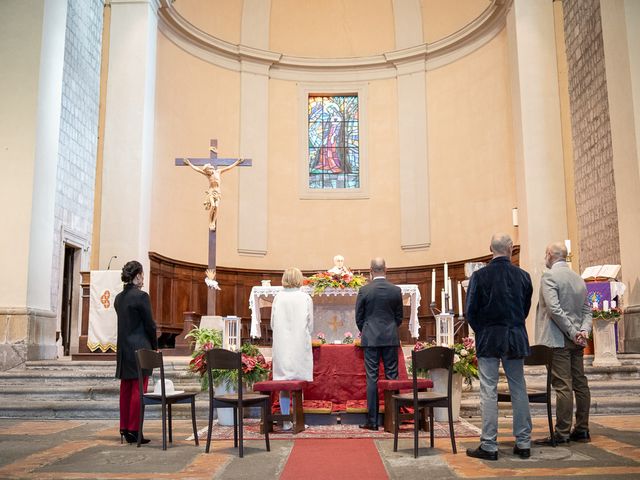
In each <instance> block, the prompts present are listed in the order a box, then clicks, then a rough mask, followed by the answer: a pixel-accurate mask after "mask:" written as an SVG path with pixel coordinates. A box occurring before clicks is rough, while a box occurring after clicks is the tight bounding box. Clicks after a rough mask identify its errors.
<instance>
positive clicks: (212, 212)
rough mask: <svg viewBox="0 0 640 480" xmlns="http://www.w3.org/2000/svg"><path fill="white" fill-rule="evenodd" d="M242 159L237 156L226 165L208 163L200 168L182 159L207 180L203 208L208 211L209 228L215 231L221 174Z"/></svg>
mask: <svg viewBox="0 0 640 480" xmlns="http://www.w3.org/2000/svg"><path fill="white" fill-rule="evenodd" d="M243 160H244V159H242V158H239V159H238V160H236V161H235V162H234V163H232V164H231V165H229V166H228V167H224V168H220V167H214V166H213V165H211V164H210V163H207V164H205V165H203V166H202V168H200V167H197V166H195V165H194V164H192V163H191V162H190V161H189V159H188V158H185V159H184V163H186V164H187V165H189V166H190V167H191V168H193V169H194V170H195V171H196V172H198V173H201V174H202V175H204V176H205V177H207V179H208V180H209V188H208V189H207V190H206V192H205V194H206V200H205V202H204V208H205V210H208V211H209V230H211V231H215V229H216V219H217V218H218V205H219V204H220V198H222V194H221V189H220V186H221V181H222V179H221V175H222V174H223V173H224V172H226V171H227V170H231V169H232V168H233V167H235V166H237V165H239V164H241V163H242V162H243Z"/></svg>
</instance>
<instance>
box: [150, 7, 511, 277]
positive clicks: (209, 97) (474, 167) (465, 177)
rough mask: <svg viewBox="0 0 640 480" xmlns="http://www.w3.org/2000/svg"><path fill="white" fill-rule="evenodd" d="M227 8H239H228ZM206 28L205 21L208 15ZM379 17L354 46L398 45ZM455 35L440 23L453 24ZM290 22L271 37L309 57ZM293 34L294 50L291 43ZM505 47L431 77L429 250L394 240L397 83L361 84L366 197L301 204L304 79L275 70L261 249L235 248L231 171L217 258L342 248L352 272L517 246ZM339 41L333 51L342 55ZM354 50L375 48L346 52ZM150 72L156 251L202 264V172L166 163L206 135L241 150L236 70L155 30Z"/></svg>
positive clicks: (492, 45) (316, 260)
mask: <svg viewBox="0 0 640 480" xmlns="http://www.w3.org/2000/svg"><path fill="white" fill-rule="evenodd" d="M222 3H224V2H222ZM285 3H286V2H284V3H283V2H280V1H276V0H274V1H273V2H272V25H271V28H272V31H273V23H274V22H276V23H278V22H281V20H279V18H280V17H279V16H278V15H279V14H278V15H275V16H274V14H273V10H274V7H276V6H277V7H278V8H279V7H282V6H283V5H284V4H285ZM428 3H431V4H435V3H438V2H427V1H425V2H423V5H426V4H428ZM225 8H227V9H232V10H233V7H231V6H229V5H228V4H226V7H225ZM441 10H442V11H445V9H441ZM234 15H239V14H238V13H237V12H236V13H234V12H231V16H232V18H235V17H233V16H234ZM452 15H456V16H459V15H460V12H459V11H455V12H454V11H452ZM456 18H457V17H456ZM201 23H202V25H203V28H204V23H206V22H205V21H204V20H201ZM450 24H451V25H453V24H454V22H453V21H452V22H450ZM378 25H379V27H380V28H378V29H372V30H369V31H368V32H366V31H365V29H362V30H361V31H359V35H360V36H363V35H364V37H363V38H360V40H359V41H360V42H361V44H362V45H365V44H367V41H370V43H371V44H375V45H378V44H380V45H382V44H384V45H386V44H388V43H389V39H393V36H394V33H393V31H388V29H392V28H393V22H392V21H386V22H382V21H381V22H379V24H378ZM211 28H214V27H211ZM381 28H386V29H387V31H381ZM452 29H454V27H448V28H447V31H449V30H452ZM291 30H292V33H291V35H292V37H291V38H289V40H287V38H286V34H285V33H283V31H282V29H278V30H277V31H278V32H279V33H278V40H277V41H276V40H275V38H274V35H275V34H273V33H272V34H271V37H270V39H271V45H272V46H273V45H276V46H282V48H284V47H285V46H286V45H287V44H291V45H292V46H291V47H290V53H295V54H297V55H302V56H304V54H305V51H304V44H301V42H300V41H299V39H297V38H294V35H295V34H296V32H295V31H294V30H293V29H291ZM225 35H226V36H227V40H228V41H232V37H233V35H232V33H230V32H227V33H225ZM309 35H310V36H311V35H313V32H310V34H309ZM367 35H368V36H367ZM425 36H427V34H425ZM380 39H382V40H380ZM385 39H386V40H385ZM294 40H295V48H294V47H293V43H291V42H294ZM343 40H344V39H343ZM347 40H348V39H347ZM278 42H281V43H278ZM381 42H382V43H381ZM506 42H507V39H506V34H505V31H504V30H503V31H501V32H500V33H499V34H498V35H497V36H496V37H495V38H494V39H493V40H491V41H490V42H488V43H487V44H486V45H484V46H483V47H481V48H479V49H478V50H476V51H473V52H471V53H469V54H468V55H466V56H464V57H463V58H460V59H458V60H456V61H454V62H453V63H450V64H448V65H444V66H441V67H439V68H435V69H433V70H429V71H428V72H427V73H426V96H427V114H428V119H427V122H428V139H427V140H428V150H429V180H427V178H424V183H425V186H428V188H429V189H430V196H429V198H430V215H431V245H430V246H429V247H428V248H425V249H419V250H414V251H404V250H402V248H401V246H400V245H401V241H400V181H399V178H400V170H399V141H398V133H399V126H398V124H399V121H398V96H397V80H396V79H394V78H392V79H379V80H368V81H366V82H364V83H365V84H366V89H365V90H366V94H365V98H364V99H363V101H365V102H366V107H367V119H366V125H363V127H364V128H366V129H367V138H368V141H367V148H366V151H367V157H366V158H363V161H365V162H367V164H368V172H369V174H368V175H369V178H368V179H369V194H368V198H363V199H349V200H326V199H325V200H317V199H314V200H309V199H302V198H300V194H299V189H298V178H299V174H300V169H301V168H304V167H305V165H304V163H303V162H302V161H301V159H300V153H299V152H300V150H299V141H300V136H303V135H306V130H305V129H304V128H303V126H302V127H301V125H300V121H299V118H300V102H299V95H300V88H301V86H302V85H303V84H304V83H305V82H304V81H295V80H291V81H290V80H281V79H275V78H271V79H270V80H269V90H268V95H269V99H268V102H269V109H268V111H269V115H268V119H269V120H268V125H267V126H266V128H267V130H268V156H269V158H268V165H269V171H268V176H267V178H266V181H267V182H268V220H267V221H268V240H267V243H268V245H267V250H268V251H267V254H266V255H265V256H263V257H256V256H245V255H240V254H238V252H237V248H238V240H237V238H238V206H237V202H238V173H237V171H235V170H234V171H230V172H227V173H225V174H224V176H223V184H222V188H223V200H222V207H221V211H220V214H219V227H218V264H219V265H223V266H232V267H238V268H265V269H280V268H283V267H285V266H288V265H297V266H299V267H301V268H303V269H315V268H322V267H324V266H329V265H330V264H331V259H332V257H333V255H334V254H336V253H341V254H343V255H344V256H345V257H346V259H347V263H348V264H349V265H350V266H352V267H353V268H366V267H367V266H368V263H369V260H370V258H371V256H374V255H382V256H385V257H386V258H387V261H388V263H389V265H391V266H398V267H402V266H411V265H421V264H428V263H436V262H442V261H444V260H455V259H462V258H469V257H474V256H479V255H484V254H486V253H487V251H488V242H489V237H490V235H491V234H492V233H493V232H495V231H497V230H500V231H507V232H508V233H511V234H513V235H514V236H515V237H516V238H515V239H516V241H517V236H516V235H517V232H516V230H515V229H514V228H513V227H512V225H511V208H512V207H513V206H514V205H515V204H516V200H515V198H516V195H515V182H514V171H513V134H512V130H511V104H510V92H509V87H508V85H509V84H508V80H509V76H508V73H509V65H508V61H507V43H506ZM329 43H330V44H331V42H329ZM339 43H340V42H338V41H335V42H334V43H333V44H332V45H334V47H335V44H339ZM343 43H348V42H347V41H346V40H345V41H344V42H343ZM309 45H310V47H309V49H310V52H309V53H308V56H313V54H317V52H318V51H317V43H316V42H315V40H310V41H309ZM334 47H331V48H334ZM335 48H336V51H332V52H331V53H332V55H333V56H335V55H336V52H337V51H338V49H337V47H335ZM390 48H393V45H390ZM272 50H274V49H273V48H272ZM348 53H357V54H361V55H365V54H370V53H372V52H367V51H364V50H362V49H353V50H350V51H349V52H348ZM330 56H331V55H330ZM157 69H158V71H157V85H156V132H155V137H156V140H155V168H154V178H153V201H152V203H153V205H154V209H153V217H152V232H151V250H153V251H156V252H159V253H161V254H162V255H166V256H168V257H171V258H176V259H180V260H185V261H191V262H198V263H205V262H206V259H207V248H208V244H207V216H206V213H205V211H204V209H203V205H202V202H203V200H204V190H205V189H206V186H207V184H206V179H205V178H204V177H203V176H201V175H199V174H197V173H196V172H193V171H191V170H190V169H188V168H187V167H175V166H174V157H182V156H190V157H203V156H207V155H208V145H209V140H210V139H211V138H217V139H218V149H219V155H220V156H230V157H236V156H238V154H239V135H240V132H239V112H240V103H239V102H240V74H239V73H238V72H234V71H231V70H227V69H225V68H221V67H218V66H214V65H212V64H209V63H207V62H206V61H203V60H200V59H198V58H195V57H194V56H192V55H191V54H189V53H187V52H186V51H184V50H181V49H180V48H178V47H177V46H176V45H175V44H174V43H172V42H171V41H170V40H168V39H167V38H166V37H164V36H163V35H162V34H159V38H158V66H157ZM361 83H362V82H361ZM236 170H237V169H236ZM415 221H416V222H421V221H425V219H421V218H416V219H415Z"/></svg>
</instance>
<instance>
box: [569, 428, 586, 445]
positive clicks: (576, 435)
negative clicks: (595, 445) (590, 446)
mask: <svg viewBox="0 0 640 480" xmlns="http://www.w3.org/2000/svg"><path fill="white" fill-rule="evenodd" d="M569 439H570V440H571V441H572V442H581V443H589V442H590V441H591V435H589V430H574V431H573V432H571V435H569Z"/></svg>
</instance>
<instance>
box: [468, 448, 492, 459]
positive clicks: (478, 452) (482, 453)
mask: <svg viewBox="0 0 640 480" xmlns="http://www.w3.org/2000/svg"><path fill="white" fill-rule="evenodd" d="M467 457H473V458H481V459H482V460H498V452H497V451H496V452H488V451H486V450H483V449H482V447H478V448H476V449H475V450H474V449H472V448H467Z"/></svg>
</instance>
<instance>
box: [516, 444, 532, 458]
mask: <svg viewBox="0 0 640 480" xmlns="http://www.w3.org/2000/svg"><path fill="white" fill-rule="evenodd" d="M513 454H514V455H518V456H519V457H520V458H529V457H531V449H530V448H520V447H518V446H517V445H516V446H515V447H513Z"/></svg>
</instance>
